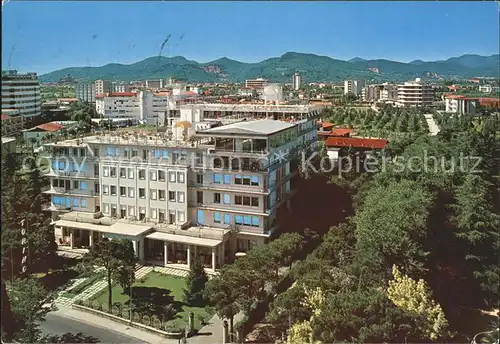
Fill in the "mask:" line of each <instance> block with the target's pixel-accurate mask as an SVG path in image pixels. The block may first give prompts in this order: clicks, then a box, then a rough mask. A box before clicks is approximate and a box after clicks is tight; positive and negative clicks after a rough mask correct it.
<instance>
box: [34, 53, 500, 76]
mask: <svg viewBox="0 0 500 344" xmlns="http://www.w3.org/2000/svg"><path fill="white" fill-rule="evenodd" d="M295 72H299V73H301V75H302V76H303V80H304V81H307V82H313V81H317V82H338V81H341V80H344V79H361V80H372V81H403V80H410V79H414V78H424V79H439V78H445V79H461V78H470V77H481V76H485V77H496V78H498V77H500V55H498V54H497V55H491V56H480V55H462V56H460V57H452V58H449V59H447V60H443V61H429V62H424V61H421V60H415V61H412V62H409V63H403V62H396V61H390V60H383V59H376V60H365V59H362V58H359V57H356V58H353V59H351V60H349V61H343V60H338V59H333V58H330V57H328V56H320V55H315V54H306V53H297V52H288V53H286V54H283V55H282V56H280V57H273V58H269V59H266V60H263V61H260V62H256V63H245V62H239V61H235V60H231V59H229V58H227V57H223V58H220V59H217V60H215V61H211V62H207V63H199V62H196V61H192V60H188V59H186V58H185V57H182V56H175V57H164V56H155V57H149V58H147V59H145V60H142V61H139V62H136V63H133V64H129V65H124V64H118V63H110V64H107V65H105V66H101V67H70V68H64V69H60V70H56V71H53V72H50V73H47V74H43V75H41V76H40V80H41V81H42V82H57V81H59V80H60V79H61V78H62V77H64V76H66V75H68V74H69V75H70V76H72V77H74V78H76V79H78V80H82V81H93V80H97V79H105V80H113V81H133V80H147V79H165V78H168V77H174V78H177V79H184V80H188V81H190V82H228V81H229V82H243V81H245V80H246V79H252V78H258V77H262V78H266V79H268V80H269V81H271V82H290V81H291V76H292V75H293V73H295Z"/></svg>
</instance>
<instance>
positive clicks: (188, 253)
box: [187, 245, 191, 268]
mask: <svg viewBox="0 0 500 344" xmlns="http://www.w3.org/2000/svg"><path fill="white" fill-rule="evenodd" d="M187 264H188V268H191V248H190V245H187Z"/></svg>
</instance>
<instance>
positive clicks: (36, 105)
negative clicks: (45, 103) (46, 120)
mask: <svg viewBox="0 0 500 344" xmlns="http://www.w3.org/2000/svg"><path fill="white" fill-rule="evenodd" d="M41 105H42V101H41V96H40V81H39V79H38V76H37V74H36V73H26V74H21V73H18V72H17V71H16V70H6V71H2V111H3V110H4V109H14V110H17V111H18V115H19V116H21V117H22V120H23V122H25V123H26V122H28V121H30V120H32V119H34V118H35V117H38V116H40V115H41V113H42V110H41Z"/></svg>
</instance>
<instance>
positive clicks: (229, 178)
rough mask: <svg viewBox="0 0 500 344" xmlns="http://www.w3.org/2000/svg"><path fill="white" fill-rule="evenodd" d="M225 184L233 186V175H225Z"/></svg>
mask: <svg viewBox="0 0 500 344" xmlns="http://www.w3.org/2000/svg"><path fill="white" fill-rule="evenodd" d="M224 184H231V175H230V174H225V175H224Z"/></svg>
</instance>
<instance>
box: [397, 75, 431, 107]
mask: <svg viewBox="0 0 500 344" xmlns="http://www.w3.org/2000/svg"><path fill="white" fill-rule="evenodd" d="M433 97H434V90H433V89H432V86H431V85H428V84H425V83H424V82H423V81H422V80H421V79H419V78H417V79H415V81H411V82H405V83H404V84H400V85H398V101H397V103H398V105H399V106H413V107H428V106H431V105H432V101H433Z"/></svg>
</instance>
